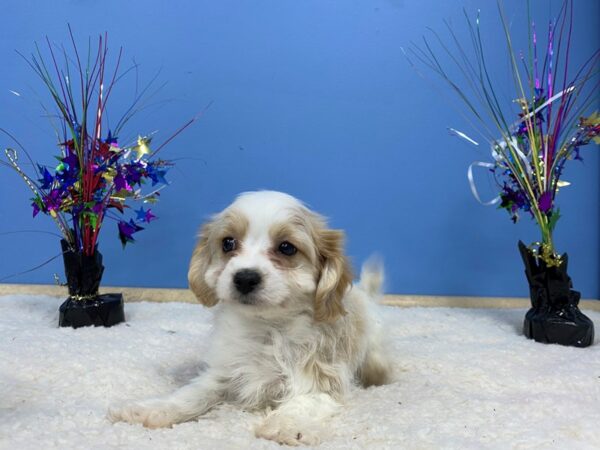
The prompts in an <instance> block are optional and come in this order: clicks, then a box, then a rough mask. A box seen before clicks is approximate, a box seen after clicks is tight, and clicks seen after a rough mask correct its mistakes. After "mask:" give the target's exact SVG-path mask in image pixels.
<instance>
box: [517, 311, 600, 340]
mask: <svg viewBox="0 0 600 450" xmlns="http://www.w3.org/2000/svg"><path fill="white" fill-rule="evenodd" d="M523 334H525V336H527V337H528V338H529V339H533V340H534V341H536V342H542V343H545V344H559V345H568V346H571V347H589V346H590V345H592V344H593V342H594V323H593V322H592V321H591V320H590V319H589V317H587V316H586V315H585V314H583V313H582V312H581V311H580V310H579V308H578V307H577V306H573V305H571V306H567V307H566V308H564V309H537V310H536V309H535V308H531V309H530V310H529V311H528V312H527V314H526V315H525V321H524V323H523Z"/></svg>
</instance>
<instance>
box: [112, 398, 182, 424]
mask: <svg viewBox="0 0 600 450" xmlns="http://www.w3.org/2000/svg"><path fill="white" fill-rule="evenodd" d="M107 416H108V419H109V420H110V421H111V422H113V423H114V422H128V423H141V424H142V425H144V426H145V427H147V428H164V427H170V426H171V425H173V424H174V423H177V422H178V420H177V414H176V413H175V411H174V410H173V407H172V406H169V404H167V403H165V402H161V401H155V400H146V401H142V402H133V403H127V404H125V405H120V406H112V407H110V408H109V409H108V414H107Z"/></svg>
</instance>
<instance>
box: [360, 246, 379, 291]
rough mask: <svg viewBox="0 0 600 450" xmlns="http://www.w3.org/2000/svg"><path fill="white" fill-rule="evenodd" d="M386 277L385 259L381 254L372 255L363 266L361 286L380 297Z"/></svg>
mask: <svg viewBox="0 0 600 450" xmlns="http://www.w3.org/2000/svg"><path fill="white" fill-rule="evenodd" d="M384 279H385V276H384V270H383V260H382V259H381V257H380V256H379V255H373V256H371V257H370V258H369V259H367V261H366V262H365V263H364V264H363V266H362V269H361V271H360V282H359V286H360V287H361V288H362V289H363V290H364V291H365V292H366V293H367V294H369V295H370V296H372V297H379V296H381V295H382V292H381V291H382V289H383V282H384Z"/></svg>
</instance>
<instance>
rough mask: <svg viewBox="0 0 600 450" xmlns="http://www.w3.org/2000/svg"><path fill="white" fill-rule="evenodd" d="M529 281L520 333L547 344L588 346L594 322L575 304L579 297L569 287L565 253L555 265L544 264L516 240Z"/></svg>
mask: <svg viewBox="0 0 600 450" xmlns="http://www.w3.org/2000/svg"><path fill="white" fill-rule="evenodd" d="M519 252H520V253H521V257H522V258H523V263H524V264H525V275H526V276H527V281H528V283H529V296H530V298H531V309H530V310H529V311H527V314H526V315H525V321H524V323H523V333H524V334H525V336H527V337H528V338H529V339H533V340H535V341H537V342H543V343H547V344H560V345H568V346H573V347H588V346H589V345H592V343H593V342H594V323H593V322H592V321H591V320H590V318H589V317H587V316H586V315H585V314H583V313H582V312H581V311H580V310H579V307H578V304H579V299H580V297H581V295H580V293H579V292H578V291H575V290H573V289H571V288H572V287H573V283H572V282H571V277H569V275H568V274H567V265H568V255H567V254H566V253H565V254H564V255H563V256H562V263H561V264H560V266H558V267H554V266H553V267H548V266H547V265H546V263H545V262H544V261H542V260H541V259H537V258H536V257H535V255H533V254H532V252H531V251H530V250H529V249H528V248H527V247H526V246H525V244H523V242H521V241H519Z"/></svg>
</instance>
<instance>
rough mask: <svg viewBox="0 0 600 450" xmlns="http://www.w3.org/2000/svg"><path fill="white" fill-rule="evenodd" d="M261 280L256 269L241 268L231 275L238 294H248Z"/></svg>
mask: <svg viewBox="0 0 600 450" xmlns="http://www.w3.org/2000/svg"><path fill="white" fill-rule="evenodd" d="M261 282H262V276H261V275H260V273H258V272H257V271H256V270H253V269H242V270H239V271H237V272H236V273H235V275H234V276H233V284H234V285H235V288H236V289H237V290H238V292H239V293H240V294H244V295H246V294H249V293H250V292H252V291H254V290H255V289H256V288H257V286H258V285H259V284H260V283H261Z"/></svg>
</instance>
